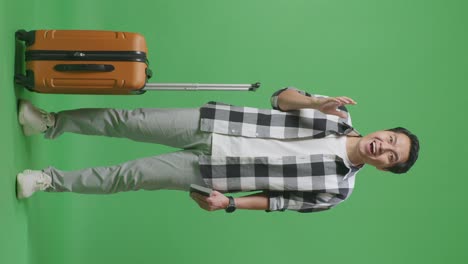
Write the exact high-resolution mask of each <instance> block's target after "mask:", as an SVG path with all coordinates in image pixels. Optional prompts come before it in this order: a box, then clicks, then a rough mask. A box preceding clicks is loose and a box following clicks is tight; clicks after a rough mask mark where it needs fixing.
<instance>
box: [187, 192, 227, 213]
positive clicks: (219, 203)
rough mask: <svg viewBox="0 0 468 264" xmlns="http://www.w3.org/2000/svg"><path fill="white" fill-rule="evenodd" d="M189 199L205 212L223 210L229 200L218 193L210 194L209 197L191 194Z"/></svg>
mask: <svg viewBox="0 0 468 264" xmlns="http://www.w3.org/2000/svg"><path fill="white" fill-rule="evenodd" d="M190 197H192V199H193V200H194V201H195V202H197V204H198V205H199V206H200V208H202V209H204V210H206V211H216V210H224V209H226V207H228V205H229V198H227V197H226V196H225V195H224V194H222V193H220V192H218V191H213V192H211V195H210V196H209V197H208V196H203V195H201V194H198V193H195V192H192V193H190Z"/></svg>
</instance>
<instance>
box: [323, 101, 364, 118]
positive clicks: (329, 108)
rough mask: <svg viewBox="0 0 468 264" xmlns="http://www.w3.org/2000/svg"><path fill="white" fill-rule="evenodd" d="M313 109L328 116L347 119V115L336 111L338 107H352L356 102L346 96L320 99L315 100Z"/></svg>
mask: <svg viewBox="0 0 468 264" xmlns="http://www.w3.org/2000/svg"><path fill="white" fill-rule="evenodd" d="M314 103H315V105H314V106H315V107H314V108H315V109H317V110H319V111H320V112H322V113H324V114H328V115H336V116H339V117H341V118H347V117H348V114H347V113H346V112H344V111H340V110H339V109H337V108H338V107H340V106H344V105H348V104H351V105H354V104H356V102H355V101H354V100H353V99H351V98H349V97H346V96H340V97H327V98H324V97H320V98H317V97H316V98H315V102H314Z"/></svg>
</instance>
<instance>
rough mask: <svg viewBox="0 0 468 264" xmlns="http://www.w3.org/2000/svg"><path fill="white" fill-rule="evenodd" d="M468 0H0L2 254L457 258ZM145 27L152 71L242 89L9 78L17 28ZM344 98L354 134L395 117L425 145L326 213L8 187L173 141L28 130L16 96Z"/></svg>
mask: <svg viewBox="0 0 468 264" xmlns="http://www.w3.org/2000/svg"><path fill="white" fill-rule="evenodd" d="M467 11H468V2H466V1H462V0H459V1H457V0H392V1H390V0H388V1H373V0H355V1H351V0H329V1H325V0H310V1H306V0H288V1H280V0H270V1H267V0H249V1H247V0H237V1H221V0H217V1H216V0H197V1H189V0H186V1H184V0H167V1H162V0H159V1H150V0H146V1H145V0H133V1H116V0H112V1H111V0H99V1H97V0H80V1H76V0H71V1H62V0H41V1H26V0H15V1H8V0H1V1H0V33H1V34H0V35H1V36H2V37H1V38H0V43H1V44H0V47H1V49H0V58H1V60H0V63H1V64H0V82H1V86H0V88H1V91H2V92H1V94H0V100H1V102H0V115H1V127H2V129H1V130H0V135H1V137H0V140H1V146H2V147H1V159H0V169H1V174H0V190H1V192H0V206H1V207H0V209H1V218H0V223H1V225H0V234H1V236H0V262H1V263H18V264H23V263H47V264H55V263H57V264H58V263H68V264H78V263H114V264H120V263H193V262H195V263H198V262H202V261H203V262H214V263H226V264H227V263H260V262H261V263H297V262H313V263H324V262H327V263H463V261H465V260H466V259H467V257H468V253H467V250H466V245H467V242H468V241H467V239H466V236H467V231H468V228H467V227H466V224H467V220H468V217H467V212H466V211H467V206H466V202H467V198H466V194H465V192H466V187H465V186H466V185H467V184H468V178H467V175H466V170H465V168H464V165H463V163H464V159H465V156H466V152H467V150H466V147H467V144H466V140H465V133H463V132H462V131H463V129H465V128H466V125H465V124H464V122H465V109H464V108H463V105H464V104H465V101H466V100H465V98H466V96H467V92H466V88H467V84H468V77H467V76H468V74H467V66H468V63H467V59H468V56H467V40H468V38H467V26H468V24H467V23H468V18H467V16H466V14H467ZM21 28H24V29H27V30H31V29H104V30H120V31H135V32H140V33H142V34H144V35H145V36H146V38H147V42H148V45H149V50H150V53H149V58H150V61H151V67H152V69H153V71H154V72H155V76H154V78H153V79H152V81H157V82H201V83H203V82H206V83H250V82H256V81H261V82H262V88H261V89H260V90H258V91H257V92H255V93H247V92H219V91H218V92H174V91H171V92H167V91H164V92H152V93H146V94H144V95H141V96H89V95H45V94H37V93H31V92H28V91H26V90H24V89H23V88H21V87H18V86H15V85H14V84H13V72H14V65H15V56H14V55H15V52H14V50H15V40H14V32H15V31H16V30H17V29H21ZM288 85H292V86H296V87H299V88H302V89H305V90H308V91H310V92H312V93H318V94H326V95H332V96H338V95H347V96H350V97H352V98H354V99H355V100H356V101H357V102H358V105H356V106H352V107H350V110H351V112H352V116H353V124H354V126H355V127H356V128H357V129H358V130H359V131H360V132H361V133H363V134H366V133H369V132H372V131H374V130H379V129H385V128H391V127H395V126H404V127H407V128H408V129H410V130H412V131H413V132H415V133H416V134H417V135H418V136H419V137H420V141H421V153H420V159H419V161H418V163H417V164H416V165H415V167H414V168H413V170H412V171H411V172H410V173H408V174H406V175H393V174H388V173H384V172H380V171H378V170H376V169H374V168H372V167H366V168H365V169H363V170H362V171H361V172H360V173H359V174H358V176H357V180H356V189H355V191H354V193H353V195H352V196H351V198H350V199H349V200H347V201H346V202H344V203H343V204H341V205H339V206H338V207H336V208H335V209H332V210H330V211H327V212H323V213H316V214H298V213H295V212H284V213H265V212H261V211H239V212H236V213H235V214H232V215H227V214H225V213H224V212H221V211H219V212H214V213H209V212H205V211H203V210H201V209H199V208H198V207H197V205H196V204H195V203H194V202H192V201H191V200H190V199H189V197H188V195H187V194H186V193H183V192H175V191H159V192H144V191H139V192H133V193H121V194H115V195H108V196H97V195H88V196H86V195H76V194H70V193H65V194H53V193H52V194H51V193H39V194H36V195H35V196H33V197H32V198H31V199H28V200H23V201H18V200H16V198H15V191H14V186H15V175H16V174H17V173H18V172H20V171H22V170H23V169H25V168H32V169H40V168H44V167H46V166H49V165H53V166H56V167H58V168H61V169H65V170H72V169H79V168H85V167H91V166H101V165H111V164H116V163H120V162H123V161H126V160H130V159H136V158H140V157H146V156H151V155H157V154H161V153H166V152H169V151H172V150H173V149H170V148H168V147H164V146H158V145H151V144H143V143H137V142H131V141H129V140H124V139H110V138H102V137H85V136H80V135H72V134H66V135H64V136H62V137H60V138H59V139H57V140H54V141H48V140H44V139H43V138H41V137H40V136H35V137H31V138H25V137H24V136H23V135H22V134H21V130H20V127H19V125H18V123H17V121H16V100H17V99H18V98H28V99H30V100H32V101H33V102H34V103H35V104H37V105H38V106H40V107H42V108H45V109H47V110H49V111H58V110H64V109H70V108H79V107H119V108H136V107H198V106H201V105H202V104H203V103H205V102H206V101H209V100H219V101H223V102H226V103H230V104H236V105H246V106H254V107H263V108H268V107H269V97H270V95H271V94H272V93H273V92H274V91H276V90H277V89H279V88H282V87H284V86H288Z"/></svg>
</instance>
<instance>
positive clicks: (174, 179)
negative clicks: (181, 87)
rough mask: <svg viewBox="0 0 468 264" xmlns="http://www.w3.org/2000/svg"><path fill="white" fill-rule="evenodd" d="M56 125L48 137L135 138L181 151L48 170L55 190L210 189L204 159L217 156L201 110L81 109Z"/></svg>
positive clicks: (65, 113)
mask: <svg viewBox="0 0 468 264" xmlns="http://www.w3.org/2000/svg"><path fill="white" fill-rule="evenodd" d="M55 117H56V123H55V126H54V127H51V128H49V129H48V130H47V131H46V133H45V138H48V139H54V138H57V137H59V136H60V135H61V134H63V133H65V132H70V133H77V134H83V135H97V136H108V137H119V138H129V139H132V140H135V141H141V142H149V143H156V144H163V145H167V146H171V147H174V148H179V149H181V150H180V151H176V152H173V153H168V154H163V155H158V156H154V157H148V158H142V159H137V160H133V161H129V162H125V163H123V164H119V165H115V166H109V167H97V168H87V169H83V170H77V171H62V170H58V169H56V168H54V167H48V168H46V169H44V170H43V171H44V172H45V173H46V174H48V175H50V176H51V177H52V187H51V188H48V189H47V190H46V191H49V192H76V193H92V194H109V193H116V192H122V191H136V190H141V189H143V190H158V189H171V190H188V189H189V186H190V184H192V183H195V184H198V185H202V186H204V185H205V183H204V182H203V180H202V177H201V175H200V172H199V167H198V156H199V155H202V154H205V155H209V154H210V152H211V133H206V132H202V131H200V130H199V122H200V111H199V109H198V108H197V109H135V110H118V109H77V110H69V111H62V112H59V113H56V114H55Z"/></svg>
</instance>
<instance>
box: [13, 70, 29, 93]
mask: <svg viewBox="0 0 468 264" xmlns="http://www.w3.org/2000/svg"><path fill="white" fill-rule="evenodd" d="M15 83H16V84H19V85H22V86H24V87H26V88H27V89H28V90H32V88H33V87H34V74H33V73H32V72H31V71H29V70H28V71H26V75H23V74H15Z"/></svg>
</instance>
